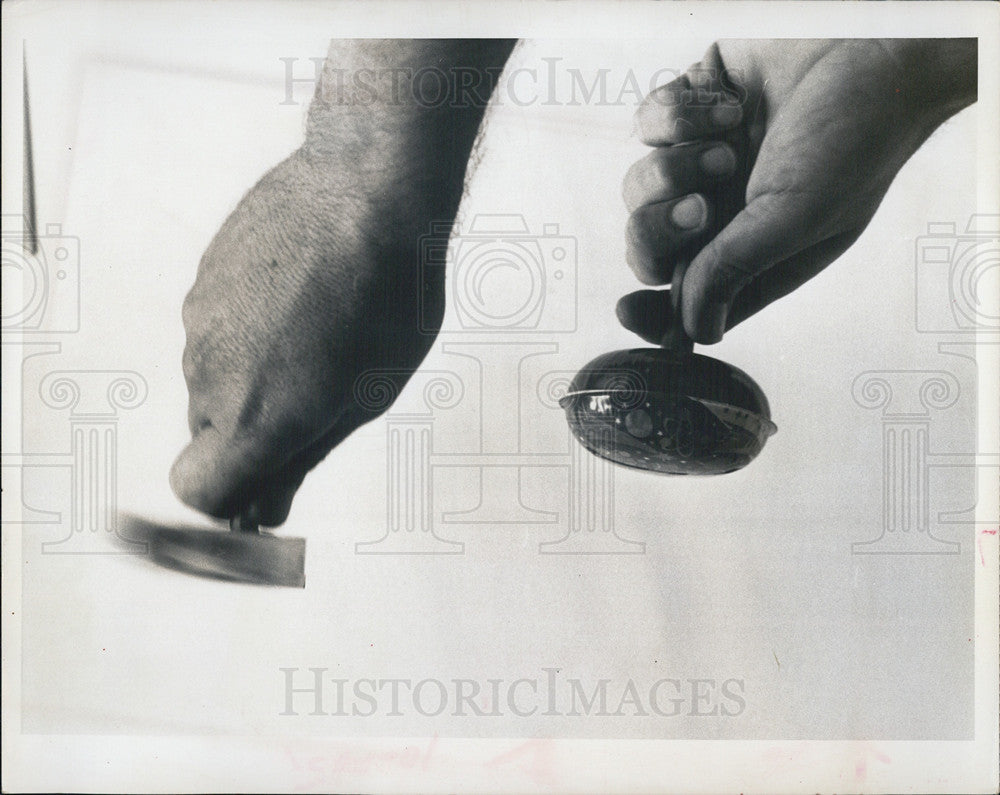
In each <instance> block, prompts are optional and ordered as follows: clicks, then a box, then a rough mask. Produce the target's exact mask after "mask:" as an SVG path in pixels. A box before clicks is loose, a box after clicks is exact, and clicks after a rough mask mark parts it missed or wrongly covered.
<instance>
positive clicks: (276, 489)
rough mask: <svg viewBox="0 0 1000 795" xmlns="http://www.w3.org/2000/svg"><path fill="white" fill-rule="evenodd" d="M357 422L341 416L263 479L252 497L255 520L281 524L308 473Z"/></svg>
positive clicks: (269, 524)
mask: <svg viewBox="0 0 1000 795" xmlns="http://www.w3.org/2000/svg"><path fill="white" fill-rule="evenodd" d="M358 425H360V423H359V422H355V421H351V420H347V419H342V420H341V421H340V422H338V423H337V424H336V425H335V426H334V427H333V428H332V429H330V430H329V431H328V432H327V433H326V434H324V435H323V436H321V437H320V438H319V439H318V440H316V441H315V442H314V443H313V444H311V445H309V446H308V447H307V448H306V449H305V450H303V451H302V452H301V453H299V454H298V455H296V456H295V457H294V458H293V459H292V460H291V461H289V462H288V463H287V464H286V465H285V466H284V467H282V469H281V472H280V473H279V474H277V475H275V476H274V477H270V478H267V479H266V480H265V481H264V482H263V483H262V484H261V486H260V489H259V490H258V492H257V496H256V498H255V500H254V501H255V503H256V506H257V511H258V514H259V517H260V518H259V519H258V521H259V522H260V524H262V525H265V526H267V527H276V526H277V525H280V524H283V523H284V522H285V520H286V519H287V518H288V514H289V512H290V511H291V508H292V501H293V499H294V498H295V494H296V492H298V490H299V487H300V486H301V485H302V482H303V481H304V480H305V477H306V475H307V474H309V472H311V471H312V470H313V469H314V468H315V467H316V466H317V465H318V464H319V463H320V462H321V461H322V460H323V459H324V458H326V456H327V455H328V454H329V453H330V451H331V450H333V448H335V447H336V446H337V445H339V444H340V443H341V442H342V441H344V439H346V438H347V437H348V436H349V435H350V434H351V433H352V432H353V431H354V430H355V429H356V428H357V427H358Z"/></svg>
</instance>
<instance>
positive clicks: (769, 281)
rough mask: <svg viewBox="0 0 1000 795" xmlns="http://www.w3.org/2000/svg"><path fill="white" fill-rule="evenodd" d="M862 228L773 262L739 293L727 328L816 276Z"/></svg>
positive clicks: (841, 251)
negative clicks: (775, 262) (773, 263)
mask: <svg viewBox="0 0 1000 795" xmlns="http://www.w3.org/2000/svg"><path fill="white" fill-rule="evenodd" d="M861 231H862V230H860V229H854V230H850V231H848V232H844V233H842V234H839V235H835V236H833V237H831V238H828V239H827V240H824V241H821V242H820V243H817V244H816V245H814V246H810V247H809V248H807V249H805V250H803V251H801V252H799V253H798V254H796V255H795V256H793V257H790V258H788V259H786V260H783V261H782V262H779V263H777V264H775V265H772V266H771V267H770V268H769V269H768V270H766V271H764V273H762V274H761V275H760V276H758V277H757V278H756V279H754V280H753V281H751V282H750V283H749V284H748V285H747V286H746V287H744V288H743V289H742V290H740V292H739V293H738V294H737V296H736V298H735V299H734V301H733V303H732V306H731V308H730V310H729V313H728V319H727V323H726V328H727V330H728V329H731V328H733V327H734V326H737V325H739V324H740V323H742V322H743V321H744V320H746V319H747V318H749V317H752V316H753V315H755V314H756V313H757V312H759V311H760V310H761V309H763V308H764V307H766V306H768V305H770V304H772V303H774V302H775V301H777V300H778V299H779V298H783V297H785V296H786V295H788V294H789V293H792V292H794V291H795V290H797V289H798V288H799V287H801V286H802V285H803V284H805V283H806V282H807V281H809V280H810V279H812V278H813V277H814V276H816V275H817V274H818V273H819V272H820V271H822V270H823V269H824V268H826V266H827V265H829V264H830V263H832V262H833V261H834V260H836V259H837V258H838V257H839V256H840V255H841V254H843V253H844V252H845V251H846V250H847V249H848V248H850V247H851V246H852V245H853V244H854V241H855V240H857V239H858V237H859V236H860V235H861Z"/></svg>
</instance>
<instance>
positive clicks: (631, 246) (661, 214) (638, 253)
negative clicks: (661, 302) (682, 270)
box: [625, 193, 711, 284]
mask: <svg viewBox="0 0 1000 795" xmlns="http://www.w3.org/2000/svg"><path fill="white" fill-rule="evenodd" d="M710 216H711V207H710V205H709V203H708V200H707V199H706V198H705V197H704V196H702V195H701V194H698V193H695V194H691V195H689V196H684V197H682V198H680V199H673V200H671V201H666V202H657V203H655V204H646V205H643V206H642V207H639V208H638V209H637V210H636V211H635V212H634V213H632V215H630V216H629V219H628V223H627V225H626V228H625V240H626V247H625V258H626V260H627V261H628V264H629V266H630V267H631V268H632V270H633V272H634V273H635V275H636V278H638V279H639V281H641V282H642V283H643V284H666V283H667V282H669V281H670V279H671V277H672V276H673V267H674V263H673V258H674V257H675V256H676V255H677V253H678V252H679V251H680V250H681V249H683V248H685V246H687V245H688V244H689V243H691V242H692V241H693V240H695V239H696V238H697V237H698V236H699V235H701V234H702V233H703V232H704V230H705V229H706V228H707V226H708V225H709V223H710V220H711V219H710Z"/></svg>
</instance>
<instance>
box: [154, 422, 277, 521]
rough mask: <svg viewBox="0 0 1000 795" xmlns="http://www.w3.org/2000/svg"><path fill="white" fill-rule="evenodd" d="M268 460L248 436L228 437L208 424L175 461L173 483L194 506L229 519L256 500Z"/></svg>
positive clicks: (175, 491)
mask: <svg viewBox="0 0 1000 795" xmlns="http://www.w3.org/2000/svg"><path fill="white" fill-rule="evenodd" d="M267 461H268V455H267V451H266V450H264V449H262V446H261V445H260V444H259V443H255V442H254V441H253V440H251V439H250V438H249V437H247V436H244V437H241V438H238V439H234V438H232V437H228V438H227V437H226V436H224V435H223V434H222V433H220V431H219V430H218V429H217V428H215V427H214V426H212V425H211V424H206V425H203V426H202V428H201V430H199V431H198V432H197V433H196V434H195V436H194V438H193V439H192V440H191V442H190V443H189V444H188V446H187V447H185V448H184V449H183V450H182V451H181V454H180V455H179V456H178V457H177V460H176V461H175V462H174V465H173V467H172V468H171V470H170V486H171V488H172V489H173V490H174V493H175V494H176V495H177V496H178V498H180V500H181V501H182V502H185V503H187V504H188V505H190V506H191V507H192V508H196V509H197V510H199V511H202V512H203V513H207V514H209V515H210V516H215V517H218V518H220V519H226V518H229V517H232V516H235V515H236V514H237V513H239V511H240V510H241V509H242V508H243V507H244V506H246V505H247V504H249V503H250V502H251V501H252V499H253V497H254V488H253V484H254V483H255V482H256V480H257V479H258V478H259V477H260V475H261V473H262V472H263V471H264V470H265V467H266V465H267Z"/></svg>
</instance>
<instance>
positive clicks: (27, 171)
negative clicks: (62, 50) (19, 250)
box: [21, 50, 38, 255]
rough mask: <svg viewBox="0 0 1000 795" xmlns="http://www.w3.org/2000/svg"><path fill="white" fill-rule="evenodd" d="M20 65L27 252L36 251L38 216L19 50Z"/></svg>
mask: <svg viewBox="0 0 1000 795" xmlns="http://www.w3.org/2000/svg"><path fill="white" fill-rule="evenodd" d="M21 66H22V68H23V75H24V77H23V97H22V103H23V105H22V107H23V111H24V152H23V162H24V176H23V178H22V183H21V188H22V191H23V194H22V198H23V202H24V226H25V229H24V239H23V243H22V245H23V246H24V250H25V251H27V252H28V253H29V254H32V255H35V254H37V253H38V218H37V215H36V213H35V158H34V154H33V152H32V148H31V103H30V102H29V101H28V53H27V51H26V50H22V51H21Z"/></svg>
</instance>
